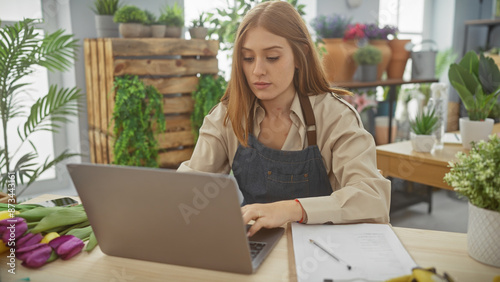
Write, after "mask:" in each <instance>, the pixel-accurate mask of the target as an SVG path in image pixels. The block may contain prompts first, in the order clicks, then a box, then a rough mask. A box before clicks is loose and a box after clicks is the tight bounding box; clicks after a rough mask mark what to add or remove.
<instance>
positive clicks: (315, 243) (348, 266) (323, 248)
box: [309, 239, 352, 270]
mask: <svg viewBox="0 0 500 282" xmlns="http://www.w3.org/2000/svg"><path fill="white" fill-rule="evenodd" d="M309 241H310V242H311V243H313V244H314V245H316V246H318V248H320V249H322V250H323V251H324V252H325V253H327V254H329V255H330V256H331V257H332V258H334V259H335V260H336V261H338V262H343V263H345V264H346V265H347V269H348V270H351V268H352V267H351V266H350V265H349V264H348V263H347V262H345V261H343V260H341V259H340V258H339V257H337V256H336V255H334V254H333V253H332V252H330V251H329V250H327V249H326V248H325V247H323V246H321V245H320V244H319V243H318V242H316V241H314V240H313V239H309Z"/></svg>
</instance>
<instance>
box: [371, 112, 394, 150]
mask: <svg viewBox="0 0 500 282" xmlns="http://www.w3.org/2000/svg"><path fill="white" fill-rule="evenodd" d="M396 133H397V127H396V123H395V122H394V120H393V122H392V128H391V143H392V142H394V140H396ZM388 140H389V117H388V116H377V117H375V143H376V144H377V145H384V144H387V143H389V142H388Z"/></svg>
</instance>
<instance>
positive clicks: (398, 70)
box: [387, 39, 411, 79]
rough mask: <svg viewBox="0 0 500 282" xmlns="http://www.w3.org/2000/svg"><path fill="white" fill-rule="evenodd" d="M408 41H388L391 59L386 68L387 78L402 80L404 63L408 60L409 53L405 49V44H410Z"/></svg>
mask: <svg viewBox="0 0 500 282" xmlns="http://www.w3.org/2000/svg"><path fill="white" fill-rule="evenodd" d="M410 42H411V40H410V39H393V40H389V42H388V44H389V48H390V49H391V59H390V60H389V65H388V66H387V78H390V79H402V78H403V74H404V72H405V68H406V63H407V62H408V59H409V58H410V51H408V50H406V49H405V46H406V44H408V43H410Z"/></svg>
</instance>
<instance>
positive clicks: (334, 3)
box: [316, 0, 379, 23]
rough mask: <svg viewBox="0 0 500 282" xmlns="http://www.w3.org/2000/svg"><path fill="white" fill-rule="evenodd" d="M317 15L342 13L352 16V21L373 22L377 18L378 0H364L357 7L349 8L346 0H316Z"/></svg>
mask: <svg viewBox="0 0 500 282" xmlns="http://www.w3.org/2000/svg"><path fill="white" fill-rule="evenodd" d="M316 11H317V14H318V15H330V14H342V15H347V16H348V17H352V21H353V22H360V23H374V22H376V21H377V20H378V13H379V1H378V0H369V1H367V0H365V1H362V2H361V5H360V6H359V7H357V8H352V9H351V8H349V7H348V6H347V1H346V0H317V1H316Z"/></svg>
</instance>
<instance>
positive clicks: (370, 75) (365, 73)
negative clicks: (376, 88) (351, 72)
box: [359, 65, 378, 82]
mask: <svg viewBox="0 0 500 282" xmlns="http://www.w3.org/2000/svg"><path fill="white" fill-rule="evenodd" d="M377 70H378V65H359V75H360V76H359V79H360V80H361V81H364V82H369V81H376V80H377Z"/></svg>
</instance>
